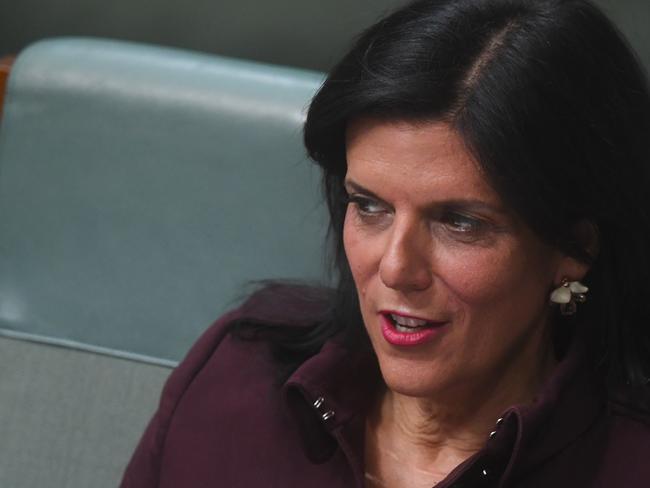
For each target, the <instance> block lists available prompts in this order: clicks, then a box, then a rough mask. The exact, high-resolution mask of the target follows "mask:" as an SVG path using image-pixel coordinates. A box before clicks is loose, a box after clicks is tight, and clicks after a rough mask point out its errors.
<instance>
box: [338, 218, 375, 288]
mask: <svg viewBox="0 0 650 488" xmlns="http://www.w3.org/2000/svg"><path fill="white" fill-rule="evenodd" d="M353 220H354V217H353V215H351V210H350V208H349V207H348V210H347V212H346V214H345V221H344V223H343V248H344V249H345V255H346V257H347V259H348V264H349V265H350V270H351V271H352V277H353V278H354V282H355V283H356V286H357V289H358V291H359V293H361V292H362V291H363V282H364V281H366V279H367V278H364V277H365V276H367V275H368V274H369V273H370V268H371V264H370V262H369V259H368V257H369V256H368V253H364V252H363V250H364V248H367V246H368V244H369V243H368V240H367V239H365V238H364V236H363V235H362V234H363V233H362V232H361V231H360V229H359V226H358V225H355V223H354V222H353Z"/></svg>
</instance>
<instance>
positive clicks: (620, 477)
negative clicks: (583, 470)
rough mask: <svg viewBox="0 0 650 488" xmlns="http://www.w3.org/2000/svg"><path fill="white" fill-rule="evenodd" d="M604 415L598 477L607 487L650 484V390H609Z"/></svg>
mask: <svg viewBox="0 0 650 488" xmlns="http://www.w3.org/2000/svg"><path fill="white" fill-rule="evenodd" d="M606 418H607V430H606V432H607V441H606V442H605V443H604V451H603V453H602V461H601V462H600V463H599V468H598V469H599V470H600V472H601V478H602V479H606V480H608V482H610V483H611V484H610V485H609V486H626V487H632V488H633V487H637V486H638V487H641V486H650V463H648V454H650V390H649V389H648V388H647V387H628V386H623V387H619V388H617V389H616V390H614V391H612V392H611V394H610V396H609V400H608V404H607V415H606Z"/></svg>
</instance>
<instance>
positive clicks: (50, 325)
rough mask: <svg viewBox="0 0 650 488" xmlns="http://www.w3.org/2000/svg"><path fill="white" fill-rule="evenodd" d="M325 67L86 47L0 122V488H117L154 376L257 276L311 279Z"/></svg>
mask: <svg viewBox="0 0 650 488" xmlns="http://www.w3.org/2000/svg"><path fill="white" fill-rule="evenodd" d="M321 79H322V75H321V74H320V73H313V72H306V71H301V70H295V69H290V68H283V67H276V66H267V65H261V64H256V63H251V62H245V61H238V60H232V59H224V58H219V57H215V56H207V55H202V54H198V53H190V52H183V51H177V50H172V49H164V48H158V47H152V46H142V45H135V44H129V43H123V42H113V41H104V40H92V39H58V40H49V41H42V42H40V43H37V44H35V45H33V46H31V47H29V48H28V49H27V50H26V51H24V52H23V53H21V54H20V56H19V57H18V59H17V61H16V63H15V65H14V66H13V68H12V72H11V77H10V79H9V84H8V90H7V96H6V99H5V105H4V109H3V114H2V120H1V121H0V122H1V125H0V337H2V338H1V339H0V418H2V423H1V424H0V486H1V487H3V488H4V487H7V488H27V487H30V488H31V487H42V486H48V487H63V486H65V487H71V488H76V487H79V488H81V487H88V486H93V487H104V486H106V487H108V486H115V485H116V483H117V479H118V478H119V474H120V472H121V469H122V468H123V464H124V463H125V462H126V459H128V457H129V455H130V453H131V450H132V449H133V443H134V442H135V440H136V439H137V438H138V437H139V435H140V433H141V431H142V429H143V427H144V422H145V419H146V418H148V417H149V415H150V414H151V412H152V410H153V408H154V406H155V402H156V399H157V396H158V393H159V389H160V385H161V384H162V382H163V380H164V378H165V377H166V375H167V374H168V372H169V368H170V367H171V366H172V365H173V364H174V362H175V361H177V360H179V359H180V358H181V357H182V356H183V354H184V353H185V351H186V350H187V348H188V347H189V346H190V344H191V343H192V342H193V341H194V340H195V339H196V338H197V337H198V335H199V334H200V332H201V331H202V330H203V329H205V328H206V327H207V326H208V325H209V324H210V322H212V320H214V319H215V318H216V317H217V316H218V315H220V314H221V313H222V312H223V311H224V310H225V309H227V308H228V307H230V306H231V305H232V303H234V302H235V301H236V300H237V298H238V297H239V296H240V295H242V294H243V293H245V290H246V287H245V285H246V283H247V282H249V281H250V280H256V279H263V278H300V279H310V280H320V279H322V278H323V262H322V261H323V259H322V255H323V253H322V249H323V247H322V243H323V239H324V236H325V231H326V229H325V225H324V223H325V215H324V214H325V212H324V208H323V205H322V204H321V203H320V189H319V183H318V174H317V172H316V170H315V169H314V168H313V167H312V165H311V164H309V163H308V162H307V161H305V156H304V150H303V148H302V145H301V124H302V121H303V118H304V109H305V107H306V105H307V103H308V101H309V99H310V97H311V96H312V95H313V93H314V91H315V90H316V89H317V88H318V85H319V83H320V81H321Z"/></svg>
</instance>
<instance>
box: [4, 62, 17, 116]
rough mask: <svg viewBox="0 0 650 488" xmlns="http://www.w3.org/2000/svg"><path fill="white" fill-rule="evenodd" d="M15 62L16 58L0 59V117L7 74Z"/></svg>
mask: <svg viewBox="0 0 650 488" xmlns="http://www.w3.org/2000/svg"><path fill="white" fill-rule="evenodd" d="M15 60H16V56H4V57H2V58H0V116H1V115H2V107H3V106H4V99H5V92H6V91H7V80H8V79H9V72H10V71H11V66H12V65H13V64H14V61H15Z"/></svg>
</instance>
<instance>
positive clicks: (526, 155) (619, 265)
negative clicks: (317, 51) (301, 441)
mask: <svg viewBox="0 0 650 488" xmlns="http://www.w3.org/2000/svg"><path fill="white" fill-rule="evenodd" d="M362 116H376V117H381V118H387V119H395V120H402V121H413V122H419V121H438V122H444V123H447V124H448V125H449V126H450V127H452V128H454V129H455V130H456V131H457V133H458V134H459V135H460V136H461V137H462V139H463V140H464V142H465V144H466V146H467V147H468V149H469V150H470V151H471V152H472V153H473V155H474V156H475V158H476V160H477V161H478V163H479V164H480V165H481V166H482V168H483V170H484V172H485V174H486V175H487V177H488V179H489V181H490V182H491V184H492V186H493V187H494V188H495V190H496V191H497V192H498V193H499V195H500V196H501V197H502V199H503V200H504V202H505V203H506V205H508V206H509V207H510V208H511V209H513V210H514V211H515V212H516V213H517V214H518V215H519V216H520V217H521V218H522V219H523V220H524V221H525V222H526V223H527V224H528V225H529V227H530V228H531V229H532V230H533V231H534V232H535V233H536V234H537V235H538V236H539V237H540V238H541V239H542V240H543V241H545V242H547V243H549V244H552V245H553V246H556V247H557V248H559V249H561V250H563V251H564V252H565V253H567V254H568V255H571V256H573V257H576V258H578V259H580V260H582V261H585V262H588V263H589V264H591V269H590V271H589V273H588V275H587V277H586V279H585V282H586V284H588V286H589V287H590V292H589V300H588V302H587V303H585V304H583V305H581V306H580V308H579V311H578V314H577V315H576V316H575V319H574V320H575V321H578V322H581V323H584V324H585V325H586V326H588V327H590V328H591V329H592V330H593V333H591V334H588V337H589V338H590V340H591V343H590V347H591V350H592V352H593V353H594V358H595V359H596V361H597V363H598V366H599V368H601V371H602V372H603V374H604V375H605V376H607V377H608V378H609V379H612V380H615V381H626V382H628V383H633V384H635V385H639V384H645V383H646V382H647V377H648V373H649V368H648V366H649V364H648V363H649V362H650V300H649V299H648V298H647V293H648V291H649V289H650V285H648V283H647V281H646V280H647V279H649V278H650V260H649V257H650V238H649V236H650V214H649V212H650V175H649V170H650V94H649V89H648V81H647V77H646V75H645V73H644V70H643V69H642V67H641V65H640V63H639V61H638V59H637V58H636V57H635V54H634V53H633V51H632V49H631V48H630V47H629V46H628V44H627V43H626V41H625V40H624V38H623V36H622V35H621V34H620V33H619V32H618V30H617V29H616V28H615V27H614V26H613V24H612V23H611V22H610V21H609V20H608V19H607V18H606V17H605V16H604V15H603V13H602V12H601V11H600V10H599V9H598V8H597V7H595V6H594V5H593V4H592V3H590V2H589V1H587V0H419V1H415V2H412V3H410V4H408V5H406V6H404V7H402V8H400V9H398V10H397V11H395V12H393V13H392V14H390V15H388V16H387V17H385V18H383V19H381V20H380V21H379V22H377V23H376V24H374V25H373V26H371V27H370V28H369V29H367V30H366V31H365V32H363V33H362V34H361V36H360V37H359V38H358V39H357V41H356V42H355V43H354V45H353V46H352V48H351V49H350V51H349V52H348V53H347V54H346V55H345V57H344V58H343V59H342V60H341V61H340V62H339V63H338V64H337V65H336V66H335V67H334V69H333V70H332V71H331V73H330V74H329V76H328V77H327V79H326V80H325V82H324V83H323V85H322V87H321V88H320V90H319V91H318V93H317V94H316V96H315V97H314V99H313V101H312V103H311V105H310V107H309V112H308V115H307V121H306V123H305V126H304V141H305V146H306V148H307V151H308V154H309V156H310V157H311V158H312V159H313V160H314V161H315V162H316V163H317V164H318V165H319V166H320V167H321V168H322V170H323V181H324V188H325V194H326V198H327V204H328V207H329V212H330V215H331V238H332V242H333V245H334V251H333V253H334V254H333V258H334V261H335V265H336V269H337V270H338V285H337V288H336V290H335V291H334V292H333V293H332V294H329V295H328V296H329V297H330V303H331V306H330V307H329V308H328V309H327V312H326V313H325V312H324V313H323V314H322V315H321V316H320V317H319V319H318V320H315V321H314V324H313V326H312V327H310V328H308V329H304V330H301V331H300V332H299V333H294V334H293V335H291V336H290V337H289V336H287V335H285V336H280V335H278V336H275V338H274V339H272V342H274V345H275V348H276V351H277V352H278V357H284V358H291V359H290V360H289V363H291V362H292V361H293V363H292V364H293V365H294V366H295V365H297V364H298V361H300V360H302V359H304V357H306V356H308V355H310V354H313V353H314V352H315V351H317V350H318V348H319V346H320V344H322V343H323V341H324V340H326V338H328V337H330V336H332V335H333V334H336V333H338V332H340V331H341V330H345V331H347V340H348V343H349V344H350V347H360V346H361V345H363V344H366V345H367V340H365V339H364V337H365V333H364V332H363V327H362V326H361V324H362V321H361V317H360V313H359V306H358V302H357V296H356V291H355V289H354V284H353V282H352V277H351V273H350V269H349V265H348V262H347V259H346V256H345V252H344V250H343V244H342V232H343V220H344V214H345V207H346V202H347V201H346V197H345V191H344V188H343V179H344V177H345V173H346V158H345V132H346V127H347V126H348V123H349V122H350V121H351V120H353V119H356V118H359V117H362ZM584 222H589V223H590V224H591V225H592V227H593V228H595V229H597V232H598V240H599V251H598V254H597V256H591V255H590V254H589V253H587V251H586V250H585V248H584V245H583V242H581V239H580V238H579V236H577V235H576V229H577V228H578V227H579V224H580V223H584ZM531 279H535V277H534V276H531ZM281 288H282V287H280V289H281ZM276 291H277V289H276ZM281 337H284V338H281Z"/></svg>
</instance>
